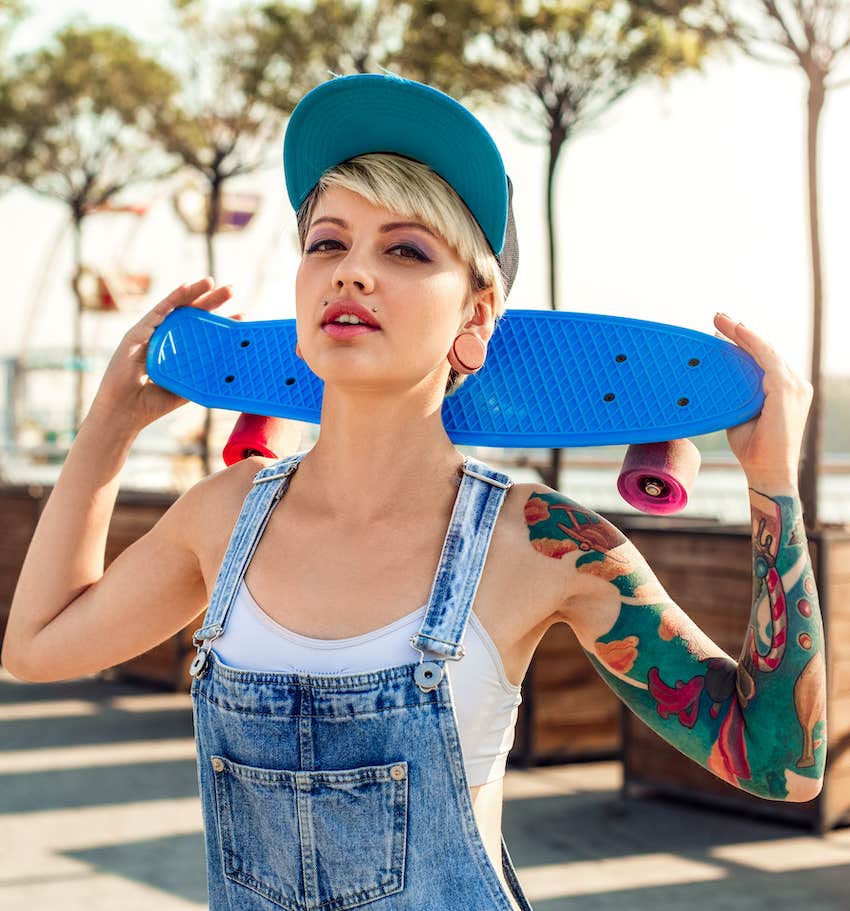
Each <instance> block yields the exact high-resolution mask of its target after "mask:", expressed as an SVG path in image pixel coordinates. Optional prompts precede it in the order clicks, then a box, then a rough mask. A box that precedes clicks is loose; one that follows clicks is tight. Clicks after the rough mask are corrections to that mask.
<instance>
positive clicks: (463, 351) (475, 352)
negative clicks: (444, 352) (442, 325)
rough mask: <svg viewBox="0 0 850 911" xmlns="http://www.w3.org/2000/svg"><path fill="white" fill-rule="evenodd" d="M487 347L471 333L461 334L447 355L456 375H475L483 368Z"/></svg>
mask: <svg viewBox="0 0 850 911" xmlns="http://www.w3.org/2000/svg"><path fill="white" fill-rule="evenodd" d="M486 357H487V346H486V345H485V344H484V342H482V341H481V339H480V338H478V336H477V335H475V334H474V333H472V332H461V333H460V335H458V336H457V337H456V338H455V340H454V342H453V343H452V348H451V351H449V353H448V359H449V363H450V364H451V365H452V368H453V369H454V370H456V371H457V372H458V373H475V372H476V371H478V370H480V369H481V368H482V367H483V366H484V361H485V359H486Z"/></svg>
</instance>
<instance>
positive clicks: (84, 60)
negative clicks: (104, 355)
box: [0, 25, 176, 431]
mask: <svg viewBox="0 0 850 911" xmlns="http://www.w3.org/2000/svg"><path fill="white" fill-rule="evenodd" d="M175 88H176V82H175V80H174V77H173V76H172V75H171V73H169V72H168V71H167V70H166V69H165V68H164V67H163V66H162V65H160V64H159V63H157V62H156V61H154V60H153V59H152V58H150V57H148V56H147V55H145V54H144V53H143V52H142V50H141V49H140V47H139V46H138V44H137V43H136V42H135V41H134V40H133V39H132V38H131V37H130V36H129V35H127V34H126V33H124V32H122V31H120V30H118V29H115V28H111V27H77V26H73V25H72V26H68V27H66V28H64V29H63V30H62V31H60V32H59V33H58V34H56V35H55V36H54V38H53V39H52V40H51V41H50V43H49V44H48V45H47V46H45V47H43V48H41V49H38V50H35V51H32V52H29V53H26V54H22V55H19V56H18V57H17V58H16V59H14V60H13V61H12V62H11V63H10V66H9V71H8V74H7V77H6V79H5V80H4V84H3V90H2V101H0V163H2V168H3V172H4V174H5V176H6V177H7V178H9V179H11V180H13V181H15V182H17V183H21V184H24V185H26V186H28V187H30V188H31V189H32V190H34V191H35V192H37V193H40V194H42V195H44V196H47V197H50V198H52V199H57V200H59V201H60V202H62V203H64V204H65V205H66V206H68V208H69V210H70V217H71V222H72V224H73V228H74V232H73V237H74V252H73V256H74V265H75V272H74V276H73V280H72V288H73V292H74V296H75V298H76V303H77V306H76V309H75V313H74V319H73V331H72V337H73V361H74V364H75V367H76V391H75V397H74V410H73V417H72V420H73V430H74V431H76V429H77V428H78V427H79V424H80V421H81V419H82V409H83V370H82V361H83V350H82V349H83V341H82V311H83V297H82V290H81V279H82V274H83V262H82V226H83V220H84V219H85V218H86V216H87V215H88V214H89V213H90V212H91V211H92V210H94V209H95V208H97V207H98V206H102V205H103V204H104V203H106V202H107V201H109V200H110V199H112V197H113V196H115V194H117V193H118V192H119V191H120V190H122V189H123V188H124V187H126V186H128V185H129V184H131V183H133V182H137V181H145V180H151V179H155V178H158V177H161V176H163V174H165V173H167V170H168V166H167V162H166V160H165V158H164V156H161V155H160V156H157V155H155V154H153V155H152V154H151V150H150V142H149V141H148V140H146V138H145V133H146V131H147V130H149V129H150V126H151V124H152V122H153V119H154V117H155V116H156V112H157V111H158V110H159V109H160V108H162V107H163V106H164V105H166V104H167V103H168V99H169V97H170V96H171V94H172V93H173V92H174V90H175Z"/></svg>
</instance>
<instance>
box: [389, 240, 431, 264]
mask: <svg viewBox="0 0 850 911" xmlns="http://www.w3.org/2000/svg"><path fill="white" fill-rule="evenodd" d="M392 250H402V251H407V252H406V253H405V254H404V255H403V256H399V257H397V258H398V259H418V260H420V262H423V263H427V262H429V261H430V260H429V259H428V257H427V256H425V255H424V254H423V253H421V252H420V251H419V250H417V249H416V247H411V246H410V244H396V245H395V246H394V247H390V251H392ZM408 253H411V254H413V255H412V256H408V255H407V254H408Z"/></svg>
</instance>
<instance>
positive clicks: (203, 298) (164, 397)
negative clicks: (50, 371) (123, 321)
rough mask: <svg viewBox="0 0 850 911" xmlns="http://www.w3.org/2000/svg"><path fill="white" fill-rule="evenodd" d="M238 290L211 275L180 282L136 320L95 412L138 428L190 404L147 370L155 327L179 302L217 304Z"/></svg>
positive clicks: (114, 361) (109, 370)
mask: <svg viewBox="0 0 850 911" xmlns="http://www.w3.org/2000/svg"><path fill="white" fill-rule="evenodd" d="M232 296H233V289H232V287H231V286H230V285H222V286H220V287H218V288H216V287H215V283H214V282H213V280H212V279H211V278H202V279H201V280H200V281H196V282H193V283H192V284H190V285H180V287H178V288H175V289H174V290H173V291H172V292H171V294H169V295H168V297H165V298H163V300H161V301H160V302H159V303H158V304H157V305H156V306H155V307H154V308H153V310H151V311H150V312H149V313H148V314H146V315H145V316H144V317H142V319H140V320H139V322H138V323H136V325H135V326H133V327H132V328H131V329H130V330H128V332H127V334H126V335H125V336H124V338H123V339H122V340H121V344H120V345H119V346H118V348H117V349H116V350H115V353H114V354H113V355H112V358H111V359H110V361H109V364H108V366H107V368H106V372H105V373H104V375H103V379H102V380H101V383H100V387H99V388H98V390H97V394H96V395H95V397H94V401H93V402H92V406H91V409H90V412H89V413H96V414H97V415H98V416H99V417H100V418H101V419H104V420H107V421H110V420H119V421H120V422H121V423H122V424H123V425H124V426H129V427H131V428H132V429H134V430H135V431H136V432H138V431H140V430H141V429H142V428H143V427H147V425H148V424H152V423H153V422H154V421H155V420H157V418H160V417H162V416H163V415H165V414H168V413H169V412H171V411H174V410H175V409H176V408H179V407H180V406H181V405H185V404H186V402H187V401H188V399H184V398H183V397H182V396H179V395H176V394H175V393H173V392H169V391H168V390H167V389H164V388H163V387H162V386H157V385H156V383H154V382H153V381H152V380H151V379H150V378H149V377H148V375H147V373H146V372H145V371H146V365H145V361H146V357H147V350H148V342H149V341H150V340H151V336H152V335H153V333H154V330H155V329H156V328H157V326H159V325H160V323H162V322H163V320H164V319H165V318H166V316H168V314H169V313H171V311H172V310H175V309H176V308H177V307H197V308H198V309H200V310H214V309H215V308H216V307H220V306H221V305H222V304H223V303H224V302H225V301H227V300H229V299H230V298H231V297H232Z"/></svg>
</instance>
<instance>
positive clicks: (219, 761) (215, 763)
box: [212, 756, 224, 772]
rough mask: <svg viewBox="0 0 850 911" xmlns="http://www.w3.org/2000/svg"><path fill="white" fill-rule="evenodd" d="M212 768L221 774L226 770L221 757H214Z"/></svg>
mask: <svg viewBox="0 0 850 911" xmlns="http://www.w3.org/2000/svg"><path fill="white" fill-rule="evenodd" d="M212 767H213V768H214V769H215V770H216V772H221V771H222V770H223V769H224V760H223V759H221V758H220V757H219V756H213V758H212Z"/></svg>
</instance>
